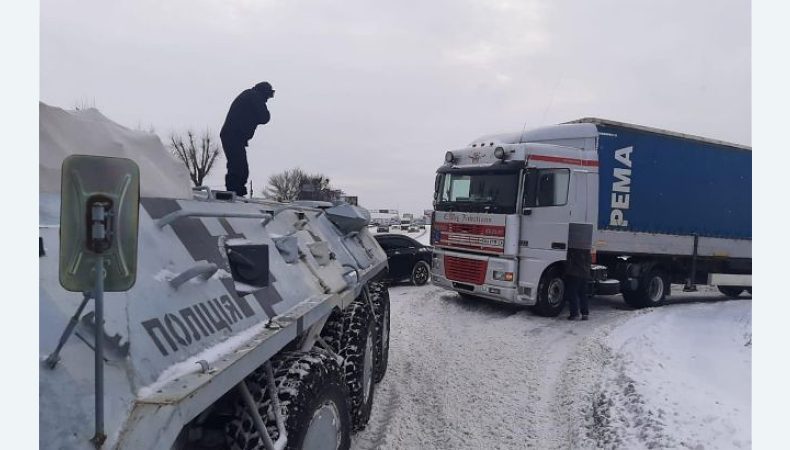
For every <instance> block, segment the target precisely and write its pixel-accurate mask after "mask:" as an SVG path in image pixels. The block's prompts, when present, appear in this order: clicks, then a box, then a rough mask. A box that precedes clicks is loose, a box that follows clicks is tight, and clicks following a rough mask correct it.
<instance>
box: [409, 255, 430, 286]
mask: <svg viewBox="0 0 790 450" xmlns="http://www.w3.org/2000/svg"><path fill="white" fill-rule="evenodd" d="M430 278H431V268H430V267H429V266H428V263H426V262H425V261H417V264H415V265H414V268H413V269H412V270H411V283H412V284H413V285H415V286H422V285H424V284H425V283H427V282H428V280H429V279H430Z"/></svg>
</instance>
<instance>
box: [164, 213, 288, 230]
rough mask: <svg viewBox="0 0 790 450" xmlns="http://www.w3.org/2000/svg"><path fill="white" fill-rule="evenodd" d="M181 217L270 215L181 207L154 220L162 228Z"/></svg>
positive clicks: (260, 217)
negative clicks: (207, 210) (194, 209)
mask: <svg viewBox="0 0 790 450" xmlns="http://www.w3.org/2000/svg"><path fill="white" fill-rule="evenodd" d="M182 217H235V218H240V219H264V220H266V219H269V220H271V218H272V215H271V214H266V213H227V212H203V211H185V210H183V209H179V210H178V211H173V212H171V213H170V214H167V215H166V216H164V217H162V218H161V219H159V220H157V221H156V226H157V227H159V228H164V227H165V226H167V225H170V224H171V223H173V222H175V221H176V220H178V219H180V218H182Z"/></svg>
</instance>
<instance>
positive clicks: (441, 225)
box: [431, 124, 598, 315]
mask: <svg viewBox="0 0 790 450" xmlns="http://www.w3.org/2000/svg"><path fill="white" fill-rule="evenodd" d="M596 138H597V130H596V129H595V127H594V126H592V125H590V124H573V125H559V126H553V127H546V128H544V129H538V130H535V131H533V132H530V133H527V135H519V134H515V135H498V136H491V137H484V138H481V139H479V140H477V141H475V142H473V143H472V144H470V145H469V146H468V147H466V148H463V149H458V150H451V151H448V152H447V154H446V155H445V163H444V165H442V166H441V167H440V168H439V169H438V170H437V176H436V183H435V192H434V209H435V212H434V214H433V218H432V228H431V244H432V245H433V246H434V255H433V261H432V274H431V275H432V279H433V283H434V284H436V285H439V286H442V287H445V288H447V289H451V290H454V291H457V292H459V293H461V294H462V295H472V296H476V297H483V298H487V299H491V300H496V301H502V302H508V303H515V304H520V305H529V306H534V307H535V310H536V311H537V312H539V313H542V314H544V315H555V314H558V313H559V310H558V308H560V309H561V308H562V305H563V295H564V286H563V283H562V274H563V264H564V261H565V260H566V255H567V251H568V249H569V248H583V249H588V250H592V243H593V232H594V226H593V224H595V223H596V220H597V208H596V206H597V205H596V199H597V196H598V192H597V189H598V178H597V175H598V160H597V153H596V151H595V141H596Z"/></svg>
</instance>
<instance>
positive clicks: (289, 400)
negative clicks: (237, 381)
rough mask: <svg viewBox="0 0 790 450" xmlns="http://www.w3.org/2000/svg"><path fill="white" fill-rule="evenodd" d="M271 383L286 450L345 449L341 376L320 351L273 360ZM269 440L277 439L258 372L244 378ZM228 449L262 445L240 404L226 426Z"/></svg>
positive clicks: (347, 419)
mask: <svg viewBox="0 0 790 450" xmlns="http://www.w3.org/2000/svg"><path fill="white" fill-rule="evenodd" d="M273 365H274V376H275V385H276V386H277V391H278V392H277V395H278V397H279V400H280V408H281V410H282V413H283V416H284V417H283V418H284V421H285V429H286V432H287V433H288V442H287V444H286V448H288V449H305V448H327V449H348V448H349V446H350V445H351V415H350V404H349V395H348V390H347V388H346V385H345V383H344V381H343V372H342V369H341V367H340V365H339V364H338V363H337V361H336V360H335V359H334V358H333V357H332V356H331V355H330V354H329V353H328V352H326V351H325V350H321V349H312V350H310V351H309V352H291V353H286V354H284V355H282V356H280V357H278V358H277V360H276V361H274V362H273ZM247 386H248V388H249V389H250V392H251V393H252V395H253V398H254V399H255V401H256V403H257V404H258V405H259V406H258V411H259V414H260V415H261V418H262V419H263V421H264V423H265V424H266V428H267V430H268V432H269V436H270V437H271V439H272V441H276V440H277V438H278V437H279V432H278V430H277V424H276V422H275V416H274V411H273V410H272V405H271V400H270V398H269V395H268V393H266V388H265V386H266V380H265V376H264V372H263V371H262V370H260V369H259V370H258V371H256V372H254V373H253V374H252V375H251V376H250V377H248V380H247ZM227 430H228V435H229V437H230V439H231V443H230V445H231V448H233V449H243V450H252V449H259V448H264V447H263V441H262V440H261V439H260V436H259V435H258V430H257V429H256V428H255V425H254V424H253V421H252V417H251V416H250V414H249V411H248V409H247V408H246V406H245V405H244V404H243V403H242V402H239V404H238V405H237V406H236V414H235V417H234V419H233V420H232V421H231V422H230V423H229V424H228V426H227Z"/></svg>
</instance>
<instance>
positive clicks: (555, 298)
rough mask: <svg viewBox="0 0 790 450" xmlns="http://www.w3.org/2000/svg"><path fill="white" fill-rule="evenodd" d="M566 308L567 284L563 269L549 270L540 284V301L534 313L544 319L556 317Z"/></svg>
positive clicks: (534, 307) (558, 267)
mask: <svg viewBox="0 0 790 450" xmlns="http://www.w3.org/2000/svg"><path fill="white" fill-rule="evenodd" d="M564 307H565V282H564V281H563V279H562V267H560V266H554V267H552V268H551V269H549V270H547V271H546V272H545V273H544V274H543V276H542V277H541V278H540V282H539V283H538V300H537V303H536V304H535V306H533V307H532V311H533V312H534V313H535V314H537V315H539V316H544V317H556V316H558V315H559V314H560V313H561V312H562V309H563V308H564Z"/></svg>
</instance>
